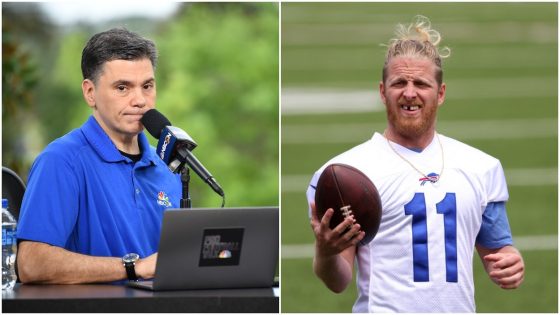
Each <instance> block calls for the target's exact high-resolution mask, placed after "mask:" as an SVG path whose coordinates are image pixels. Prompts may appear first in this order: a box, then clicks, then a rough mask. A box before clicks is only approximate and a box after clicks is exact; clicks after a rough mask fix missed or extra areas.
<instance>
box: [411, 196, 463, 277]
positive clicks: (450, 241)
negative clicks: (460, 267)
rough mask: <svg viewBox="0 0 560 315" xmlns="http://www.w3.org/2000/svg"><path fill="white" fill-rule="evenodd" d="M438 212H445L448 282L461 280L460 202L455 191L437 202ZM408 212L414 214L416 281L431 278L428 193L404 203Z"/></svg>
mask: <svg viewBox="0 0 560 315" xmlns="http://www.w3.org/2000/svg"><path fill="white" fill-rule="evenodd" d="M436 209H437V213H439V214H443V226H444V229H445V231H444V232H445V272H446V279H447V282H457V203H456V202H455V193H447V194H446V195H445V198H443V200H442V201H440V202H439V203H438V204H436ZM404 213H405V214H406V215H411V216H412V258H413V266H414V282H426V281H430V268H429V265H428V227H427V223H426V199H425V198H424V193H416V194H414V198H412V200H411V201H410V202H409V203H407V204H406V205H404Z"/></svg>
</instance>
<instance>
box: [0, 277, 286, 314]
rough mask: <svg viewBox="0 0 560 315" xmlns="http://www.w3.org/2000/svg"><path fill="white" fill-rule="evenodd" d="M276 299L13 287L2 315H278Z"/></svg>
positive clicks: (227, 292) (97, 287) (238, 292)
mask: <svg viewBox="0 0 560 315" xmlns="http://www.w3.org/2000/svg"><path fill="white" fill-rule="evenodd" d="M278 295H279V290H278V288H277V287H276V288H255V289H224V290H184V291H161V292H152V291H146V290H140V289H133V288H129V287H127V286H124V285H109V284H86V285H29V284H25V285H22V284H16V287H15V288H14V290H13V291H7V292H6V291H2V311H3V312H4V313H7V312H8V313H12V312H24V313H33V312H42V313H45V312H47V313H48V312H56V313H66V312H71V313H77V312H112V313H119V312H132V313H138V312H148V313H166V312H182V313H188V312H197V313H201V312H212V313H220V312H228V313H238V312H242V313H252V312H258V313H278V312H279V305H278V304H279V299H278Z"/></svg>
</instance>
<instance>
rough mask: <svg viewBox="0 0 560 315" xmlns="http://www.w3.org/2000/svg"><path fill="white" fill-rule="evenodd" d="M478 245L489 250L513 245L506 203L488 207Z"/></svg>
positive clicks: (477, 241) (492, 204) (494, 203)
mask: <svg viewBox="0 0 560 315" xmlns="http://www.w3.org/2000/svg"><path fill="white" fill-rule="evenodd" d="M476 243H477V244H478V245H481V246H483V247H485V248H488V249H495V248H501V247H504V246H506V245H512V244H513V239H512V237H511V230H510V227H509V222H508V217H507V214H506V205H505V202H503V201H501V202H491V203H489V204H488V205H487V206H486V210H484V214H483V215H482V225H481V226H480V231H479V232H478V236H477V237H476Z"/></svg>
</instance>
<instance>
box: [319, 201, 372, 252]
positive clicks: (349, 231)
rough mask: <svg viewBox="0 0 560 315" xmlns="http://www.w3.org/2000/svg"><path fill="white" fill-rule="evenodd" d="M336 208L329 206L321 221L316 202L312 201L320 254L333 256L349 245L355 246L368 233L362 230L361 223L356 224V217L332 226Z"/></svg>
mask: <svg viewBox="0 0 560 315" xmlns="http://www.w3.org/2000/svg"><path fill="white" fill-rule="evenodd" d="M333 213H334V210H333V209H332V208H329V209H328V210H327V212H325V215H324V216H323V218H322V219H321V221H319V218H318V216H317V209H316V208H315V203H311V228H312V229H313V233H315V239H316V242H315V248H316V254H317V255H318V256H323V257H326V256H333V255H336V254H339V253H340V252H342V251H343V250H345V249H346V248H348V247H351V246H355V245H356V244H358V242H359V241H361V240H362V239H363V238H364V236H365V235H366V233H365V232H363V231H360V225H359V224H354V219H353V218H351V217H348V218H346V219H344V221H342V222H341V223H340V224H339V225H337V226H336V227H335V228H334V229H331V228H330V226H329V225H330V222H331V218H332V216H333Z"/></svg>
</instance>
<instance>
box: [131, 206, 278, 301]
mask: <svg viewBox="0 0 560 315" xmlns="http://www.w3.org/2000/svg"><path fill="white" fill-rule="evenodd" d="M278 232H279V231H278V207H261V208H216V209H214V208H204V209H197V208H192V209H171V210H167V211H166V212H165V213H164V217H163V226H162V230H161V238H160V241H159V251H158V257H157V265H156V274H155V277H154V279H153V281H138V282H130V283H129V286H132V287H136V288H141V289H148V290H153V291H160V290H186V289H226V288H257V287H271V286H272V285H273V281H274V274H275V271H276V265H277V263H278V243H279V236H278Z"/></svg>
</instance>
